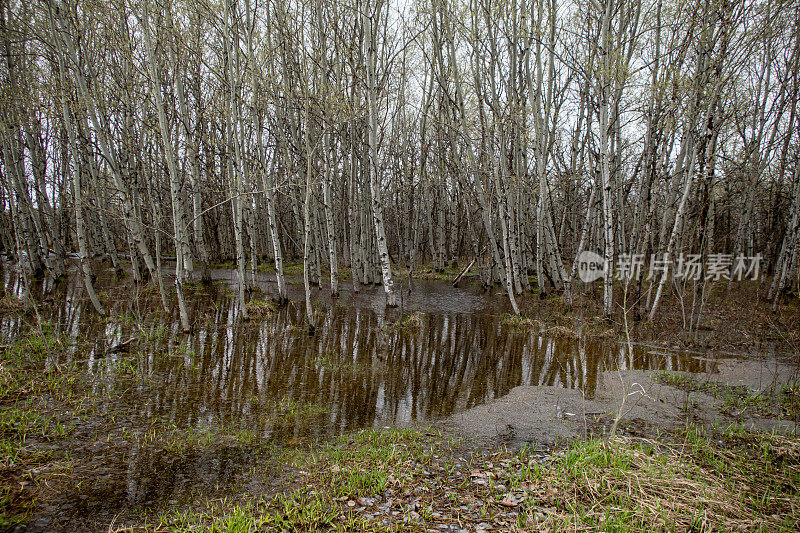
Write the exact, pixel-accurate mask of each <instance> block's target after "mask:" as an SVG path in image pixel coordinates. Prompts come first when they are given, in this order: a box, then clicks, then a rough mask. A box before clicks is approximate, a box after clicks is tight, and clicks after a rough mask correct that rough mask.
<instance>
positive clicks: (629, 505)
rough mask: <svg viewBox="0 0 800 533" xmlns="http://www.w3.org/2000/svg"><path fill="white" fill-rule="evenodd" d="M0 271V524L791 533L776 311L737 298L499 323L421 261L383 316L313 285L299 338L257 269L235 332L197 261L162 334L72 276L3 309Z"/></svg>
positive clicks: (300, 317) (794, 356) (140, 308)
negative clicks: (645, 311) (182, 304)
mask: <svg viewBox="0 0 800 533" xmlns="http://www.w3.org/2000/svg"><path fill="white" fill-rule="evenodd" d="M288 270H289V271H290V272H291V266H290V268H289V269H288ZM456 273H457V272H456ZM295 274H296V272H295ZM2 275H3V293H2V295H1V296H2V298H0V531H9V532H38V531H42V532H44V531H65V532H67V531H69V532H72V531H114V532H122V531H220V532H223V531H229V532H234V531H236V532H238V531H309V530H311V531H313V530H321V531H326V530H339V531H423V532H427V531H458V532H460V531H469V532H474V531H556V530H558V531H593V530H598V531H641V530H670V531H672V530H675V531H688V530H692V531H710V530H722V531H729V530H748V531H796V530H798V529H800V495H799V494H798V487H800V437H799V436H798V433H797V427H798V422H800V374H799V373H798V368H799V364H800V326H798V324H800V303H798V300H797V298H794V299H788V300H787V301H786V302H785V303H784V304H782V305H781V306H780V308H779V309H778V311H777V312H775V313H773V312H772V311H771V310H770V308H769V306H768V305H767V304H765V303H763V302H762V300H761V297H760V296H761V295H760V292H761V291H762V290H763V289H762V288H761V286H760V285H759V284H758V283H756V282H751V283H742V284H736V285H735V286H733V287H732V288H731V290H730V291H727V290H726V287H725V286H724V285H719V286H713V287H712V288H711V289H710V290H709V291H708V292H707V295H706V301H705V303H704V305H703V307H702V313H701V314H700V317H699V320H698V317H697V315H694V314H692V312H691V306H692V301H691V300H692V297H693V294H692V292H691V291H689V292H687V293H685V294H684V297H683V298H680V297H678V296H677V295H676V294H672V295H670V296H669V297H668V299H667V300H666V301H665V302H664V304H663V305H662V308H661V310H660V312H659V315H658V317H657V318H656V320H655V321H654V322H653V323H648V322H646V321H645V320H643V317H642V316H641V314H642V313H640V312H639V311H638V310H637V307H638V305H635V304H640V303H641V302H643V301H644V300H645V299H646V296H645V293H644V291H641V292H640V291H639V290H638V288H631V289H630V291H629V293H628V294H626V295H625V301H626V302H627V304H628V310H627V312H623V310H622V305H623V296H622V294H619V293H621V292H622V290H621V289H620V290H619V291H617V292H618V296H619V305H618V312H617V313H616V315H615V317H614V318H613V319H612V320H607V319H603V318H602V317H600V313H599V312H600V302H601V299H602V298H601V291H602V289H601V288H600V287H599V286H589V287H581V288H580V289H578V290H577V291H576V292H577V294H576V298H575V302H574V305H573V306H572V307H571V308H570V309H566V308H565V306H564V305H563V302H562V300H561V298H560V296H557V295H548V296H547V297H544V298H540V297H539V295H536V294H528V295H525V296H523V297H522V298H521V299H520V304H521V308H522V311H523V315H522V316H521V317H515V316H512V315H511V314H509V311H510V308H509V306H508V304H507V300H506V298H505V296H504V295H503V294H502V293H501V291H500V289H499V288H494V289H491V290H489V291H485V290H483V289H482V288H481V287H480V286H479V284H478V283H477V281H476V280H475V279H474V278H465V280H464V281H462V283H461V284H460V286H459V287H458V288H454V287H452V286H451V285H450V284H449V282H448V279H447V278H449V277H454V276H449V273H447V272H445V273H435V272H430V270H429V269H428V270H427V271H426V270H425V269H421V272H419V273H417V278H418V279H416V280H415V281H413V283H411V284H409V282H408V279H407V277H406V278H403V277H402V276H403V273H401V274H400V276H398V277H399V279H404V282H402V283H398V284H397V287H398V290H400V291H402V297H401V305H400V307H399V308H397V309H386V308H385V307H384V305H383V302H384V296H383V292H382V288H381V287H360V288H359V289H360V290H359V291H358V292H354V291H353V288H352V285H351V284H350V283H349V282H346V281H343V282H342V285H343V291H342V294H341V296H340V297H339V298H331V296H330V294H329V290H328V288H327V286H323V287H322V288H319V289H316V288H315V289H314V296H313V298H312V300H313V305H314V310H313V316H314V321H315V330H316V332H315V334H314V335H313V336H309V335H308V333H307V332H308V327H307V326H308V324H307V323H306V320H307V319H306V313H305V309H304V304H303V288H302V283H301V282H300V281H299V280H298V279H297V278H296V277H295V278H293V279H291V280H290V283H289V289H290V294H289V296H290V302H289V303H288V304H287V305H285V306H282V307H276V306H275V305H274V304H272V302H271V297H272V296H273V293H274V292H275V286H274V278H273V276H272V275H271V274H270V273H269V272H260V273H259V274H258V276H257V277H256V280H255V288H254V290H253V291H252V292H251V293H250V294H249V304H248V305H249V311H250V312H249V314H250V319H249V320H242V319H241V318H240V316H239V313H240V311H239V310H238V309H237V306H236V298H235V297H234V293H233V291H234V289H235V273H234V272H232V271H231V270H229V269H225V268H218V269H213V270H210V271H209V275H210V278H211V281H209V282H208V283H200V282H198V283H193V284H191V286H190V287H189V288H188V291H187V292H188V299H189V302H188V303H189V312H190V316H191V318H192V321H193V328H192V332H191V333H190V334H183V333H182V332H181V331H180V327H179V324H178V317H177V316H176V314H175V313H174V312H173V311H172V310H173V309H175V307H176V306H175V305H174V302H169V301H168V302H167V303H168V306H167V307H168V308H169V309H170V311H169V312H167V311H164V309H163V306H162V303H161V298H160V295H159V291H158V289H157V287H154V286H153V285H139V284H135V283H133V282H132V281H131V280H130V279H129V278H128V277H125V276H118V275H117V274H115V273H114V272H112V271H110V270H108V269H106V270H105V271H103V270H100V273H99V274H98V279H97V288H98V290H99V295H100V298H101V300H102V301H103V303H104V305H106V307H107V309H109V316H108V317H99V316H97V315H96V314H94V313H93V312H92V310H91V304H89V303H88V299H87V298H86V297H85V294H84V292H83V289H82V287H81V284H80V282H79V280H78V278H77V276H76V274H75V273H74V272H73V273H72V274H71V275H70V276H69V277H68V279H67V280H64V281H61V282H60V283H54V282H53V281H52V280H44V281H39V282H36V283H34V284H32V286H31V287H30V291H31V296H32V297H31V298H30V299H28V300H27V301H25V300H23V299H22V298H21V296H22V295H23V291H24V287H23V286H22V285H21V283H20V280H19V276H18V275H17V273H16V271H15V270H14V267H13V265H10V264H5V263H4V264H3V265H2ZM422 278H428V279H422ZM441 278H444V279H441ZM165 283H166V285H167V286H169V285H170V278H169V275H168V274H167V275H165ZM168 296H169V295H168ZM169 297H172V296H169ZM696 307H698V306H696ZM698 308H699V307H698ZM695 312H696V311H695ZM687 322H692V323H693V324H696V327H693V328H691V331H689V328H687V327H685V324H686V323H687ZM628 337H630V342H629V341H628V340H627V339H628Z"/></svg>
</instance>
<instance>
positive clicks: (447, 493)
mask: <svg viewBox="0 0 800 533" xmlns="http://www.w3.org/2000/svg"><path fill="white" fill-rule="evenodd" d="M726 435H727V436H726ZM721 439H722V440H721ZM457 450H459V448H458V443H457V442H455V441H451V440H448V439H445V438H443V437H442V436H441V435H439V434H431V433H426V432H423V431H420V430H403V429H387V430H368V431H361V432H358V433H355V434H353V435H350V436H345V437H341V438H339V439H337V440H335V441H334V442H332V443H330V444H324V445H319V446H315V447H312V448H311V449H309V450H306V451H301V452H299V453H298V455H297V456H296V457H295V458H294V459H293V460H292V462H291V463H292V465H291V467H290V468H291V469H294V471H295V472H296V473H297V474H299V478H298V479H297V481H296V482H295V483H293V484H290V485H288V486H286V488H285V490H283V491H280V492H279V493H277V494H275V495H274V496H272V497H256V498H247V497H244V498H242V499H239V500H237V501H230V502H219V501H217V502H214V503H212V504H210V506H209V507H208V508H207V509H206V510H204V511H202V512H201V511H198V512H195V513H186V512H172V513H166V514H164V515H162V516H161V517H160V518H159V521H158V525H157V526H153V528H154V529H155V528H158V527H162V528H163V527H167V526H168V527H170V528H174V530H177V531H193V530H197V529H203V530H205V531H250V530H253V529H254V528H255V529H258V530H259V531H330V530H333V531H428V530H430V529H435V528H436V526H437V523H439V522H441V521H442V520H445V521H446V522H449V523H460V524H462V527H465V528H467V529H468V530H473V531H474V528H475V526H476V523H477V521H486V522H487V523H495V524H499V523H501V522H495V521H497V520H503V522H502V523H503V524H505V526H503V527H499V529H501V530H509V529H511V528H518V530H521V531H711V530H717V531H729V530H745V531H787V532H788V531H795V530H796V528H797V526H798V525H800V517H798V514H797V511H796V510H795V507H796V503H793V502H796V501H797V496H798V493H797V490H798V485H800V467H799V466H798V465H800V440H798V438H796V437H794V438H789V437H780V436H776V435H762V434H750V433H744V434H742V433H741V432H740V430H738V429H736V430H734V432H733V433H730V434H712V433H706V432H704V431H702V430H700V429H698V428H696V427H692V426H690V427H689V428H687V429H686V430H685V431H683V432H679V433H677V434H674V435H672V441H671V442H670V443H665V442H654V441H647V440H633V439H626V438H616V439H611V440H588V441H580V442H576V443H574V444H572V445H571V446H569V447H568V448H565V449H563V450H561V451H560V452H556V453H554V454H553V455H551V456H549V457H546V458H541V457H539V456H538V455H537V454H536V453H534V450H532V449H530V448H527V447H525V448H523V449H522V450H520V451H519V452H512V451H507V450H498V451H495V452H492V453H483V454H481V453H478V454H472V455H469V464H468V466H465V464H464V463H463V457H461V458H460V459H457V458H456V456H457V454H456V452H457ZM459 461H462V462H459ZM376 494H377V495H380V494H389V495H390V498H395V499H398V498H399V499H400V500H401V501H400V502H399V504H395V506H394V507H393V509H406V507H405V506H406V503H404V501H402V500H403V498H405V501H406V502H407V501H410V500H412V499H413V500H414V501H415V502H417V504H418V505H417V507H416V508H417V510H418V511H417V512H416V513H415V515H416V516H415V517H414V518H413V519H410V520H406V521H404V520H403V517H407V518H408V511H407V510H406V511H403V512H402V513H398V515H397V516H399V517H400V518H397V516H395V518H394V519H389V520H387V521H385V522H381V521H379V520H377V518H379V517H377V516H376V519H373V520H365V518H364V516H363V515H361V514H359V513H358V512H357V511H356V510H355V509H354V506H353V505H351V504H352V502H354V501H359V498H361V497H374V495H376ZM470 502H478V503H470ZM501 502H508V503H507V504H503V503H501ZM466 503H470V505H471V506H472V507H471V511H470V513H469V514H467V515H465V514H459V513H461V511H460V509H461V508H462V505H464V504H466ZM356 505H359V504H356ZM506 506H513V507H514V510H515V512H516V514H514V515H509V514H507V513H506V514H504V513H503V511H504V510H505V507H506ZM443 515H446V516H443ZM384 516H386V517H390V516H391V515H388V514H386V515H384ZM509 520H510V522H509Z"/></svg>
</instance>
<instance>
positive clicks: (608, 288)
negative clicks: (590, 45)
mask: <svg viewBox="0 0 800 533" xmlns="http://www.w3.org/2000/svg"><path fill="white" fill-rule="evenodd" d="M613 3H614V2H613V0H606V5H605V12H604V13H603V19H602V22H601V24H602V29H601V37H600V43H601V44H600V46H601V47H602V48H601V51H600V93H601V94H600V175H601V179H602V183H603V236H604V242H605V248H604V250H605V251H604V253H603V258H604V261H605V265H606V272H605V276H604V278H603V314H604V315H606V316H611V314H612V313H613V311H614V309H613V305H614V297H613V288H614V285H613V276H612V264H613V261H614V213H613V211H612V207H611V205H612V203H611V195H612V187H611V169H610V168H609V160H608V158H609V155H608V92H609V87H608V85H609V79H608V78H609V74H610V73H609V71H608V70H609V68H610V61H609V58H610V55H609V47H610V44H611V37H610V35H609V33H610V32H611V13H612V10H613Z"/></svg>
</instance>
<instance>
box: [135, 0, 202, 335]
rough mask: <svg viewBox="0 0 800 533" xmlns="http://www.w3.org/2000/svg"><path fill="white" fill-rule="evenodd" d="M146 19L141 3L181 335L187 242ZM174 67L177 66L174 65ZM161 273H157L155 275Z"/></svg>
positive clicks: (186, 322)
mask: <svg viewBox="0 0 800 533" xmlns="http://www.w3.org/2000/svg"><path fill="white" fill-rule="evenodd" d="M149 17H150V13H149V9H148V0H145V3H144V13H143V15H142V23H143V34H144V42H145V48H146V50H147V59H148V61H147V63H148V65H149V67H150V77H151V89H152V93H153V97H154V98H155V103H156V112H157V114H158V126H159V129H160V130H161V141H162V143H163V147H164V158H165V159H166V160H167V169H168V170H169V190H170V199H171V200H172V226H173V232H174V243H175V292H176V294H177V297H178V314H179V315H180V320H181V329H183V331H184V332H185V333H188V332H189V331H191V329H192V327H191V325H190V324H189V313H188V311H187V310H186V300H185V299H184V295H183V279H184V270H183V269H184V258H185V254H186V248H187V247H188V244H189V243H188V242H187V241H186V234H185V230H186V228H185V226H184V224H183V222H184V221H185V217H184V214H183V203H182V202H181V200H180V196H179V194H180V181H179V178H178V169H177V165H176V164H175V152H174V151H173V148H172V141H171V140H170V138H169V129H168V126H167V116H166V114H165V113H164V102H163V100H162V97H161V87H160V83H159V77H158V69H157V68H156V59H155V54H154V51H153V42H152V37H151V36H150V21H149V20H148V19H149ZM174 67H177V65H174ZM160 275H161V273H160V272H159V276H160Z"/></svg>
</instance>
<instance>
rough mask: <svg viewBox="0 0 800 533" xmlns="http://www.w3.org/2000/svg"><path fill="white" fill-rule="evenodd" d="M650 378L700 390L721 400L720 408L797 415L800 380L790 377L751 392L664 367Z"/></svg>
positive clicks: (734, 412) (687, 389)
mask: <svg viewBox="0 0 800 533" xmlns="http://www.w3.org/2000/svg"><path fill="white" fill-rule="evenodd" d="M653 379H654V380H655V381H657V382H659V383H664V384H665V385H671V386H673V387H676V388H679V389H682V390H684V391H686V392H687V393H691V392H702V393H705V394H708V395H709V396H712V397H714V398H716V399H718V400H721V401H722V407H721V409H722V411H724V412H727V413H731V414H736V415H741V414H743V413H744V412H746V411H751V412H754V413H757V414H759V415H761V416H766V417H797V416H798V415H800V383H798V382H796V381H792V382H789V383H786V384H784V385H781V386H779V387H774V388H771V389H767V390H764V391H761V392H760V393H754V392H753V391H751V390H750V389H749V388H748V387H746V386H744V385H729V384H726V383H720V382H718V381H713V380H703V379H701V378H699V377H697V376H695V375H692V374H685V373H680V372H672V371H669V370H663V371H661V372H657V373H655V374H653Z"/></svg>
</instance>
